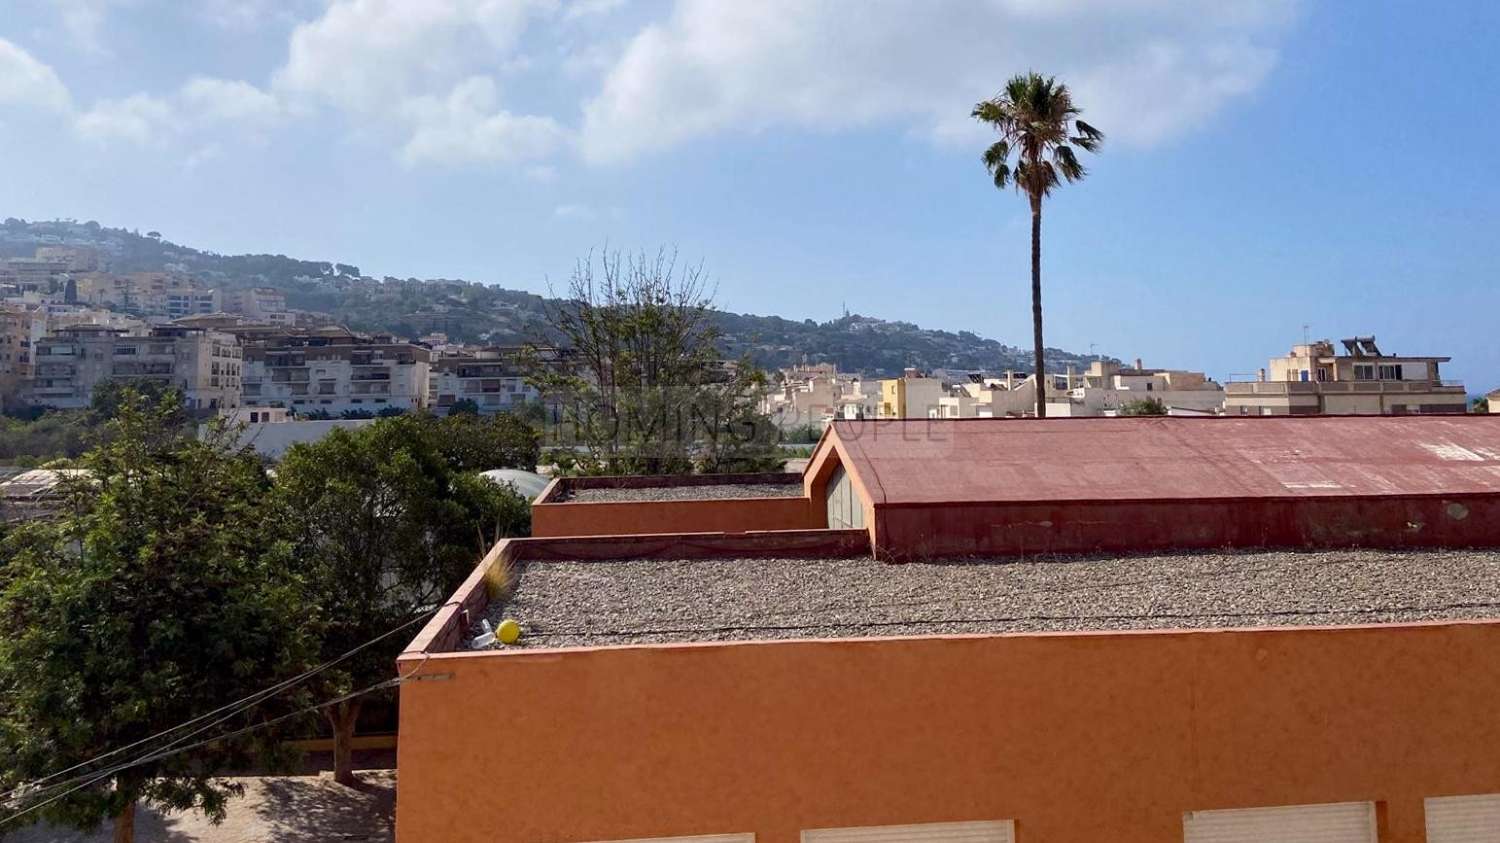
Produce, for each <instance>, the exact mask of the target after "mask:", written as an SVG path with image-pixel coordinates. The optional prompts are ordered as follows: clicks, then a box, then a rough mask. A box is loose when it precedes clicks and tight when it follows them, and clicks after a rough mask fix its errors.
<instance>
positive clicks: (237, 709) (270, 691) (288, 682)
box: [0, 609, 438, 822]
mask: <svg viewBox="0 0 1500 843" xmlns="http://www.w3.org/2000/svg"><path fill="white" fill-rule="evenodd" d="M437 611H438V610H437V609H434V610H433V611H431V612H425V613H423V614H421V615H419V616H417V617H415V618H412V619H411V620H408V621H407V622H406V623H403V624H401V625H400V626H398V627H396V628H394V629H391V630H389V631H387V632H384V633H381V634H380V635H378V636H376V637H374V638H372V639H370V640H369V641H366V642H364V643H363V644H360V645H359V646H357V647H355V648H353V649H351V650H349V651H348V652H346V653H344V654H343V655H341V656H338V657H336V658H332V659H329V660H328V661H326V662H323V663H322V664H320V665H317V666H315V667H312V668H309V669H308V670H306V671H303V672H302V673H299V674H297V675H296V676H293V677H291V678H290V679H284V680H282V681H281V682H278V683H276V684H274V685H271V686H269V687H267V688H264V689H262V690H260V691H256V692H255V693H253V694H250V695H248V696H245V697H241V698H240V699H238V700H235V701H234V702H231V703H227V704H225V705H222V706H220V707H218V708H216V709H214V710H213V711H210V712H207V713H205V714H201V715H199V716H197V717H194V718H193V719H191V720H187V721H185V722H182V723H179V724H177V725H176V726H172V727H171V728H168V729H163V730H162V731H160V732H157V733H156V734H154V735H151V736H149V737H145V738H141V739H140V740H138V741H135V742H134V743H130V744H126V745H125V746H122V747H118V748H116V749H112V750H110V751H108V752H105V753H102V754H99V755H95V756H94V757H92V758H89V759H87V760H85V761H81V762H79V763H77V764H74V765H73V766H71V767H68V768H66V769H63V770H58V771H57V772H55V773H51V774H48V775H47V776H45V777H43V778H40V779H37V780H35V781H29V782H26V783H24V784H21V785H17V786H16V787H14V788H12V789H10V790H9V791H7V792H5V793H0V803H4V802H5V801H6V800H8V799H10V798H11V797H13V796H14V795H15V794H16V793H18V792H20V791H21V790H23V789H25V788H30V787H37V786H39V785H42V784H45V783H46V782H49V781H52V780H53V779H55V778H58V777H59V776H63V775H66V774H68V773H71V772H73V771H74V770H78V769H81V768H84V767H88V766H90V765H92V764H95V763H97V762H99V761H102V760H104V759H106V758H110V757H113V756H116V755H119V754H121V753H123V752H128V751H129V750H132V749H135V748H136V747H139V746H141V745H142V744H146V743H150V742H151V741H154V740H157V739H158V738H163V737H166V736H167V735H170V734H171V733H173V732H175V731H177V730H179V729H185V728H187V727H188V726H192V725H194V724H196V723H200V722H202V721H204V720H207V719H209V718H211V717H213V716H215V715H217V714H220V713H222V712H225V711H228V712H229V713H228V714H225V715H224V716H223V717H220V718H219V719H217V720H215V721H214V722H212V723H209V724H208V725H207V726H204V727H201V728H199V729H197V730H195V731H193V732H190V733H188V734H187V735H184V736H182V737H180V738H178V739H176V740H175V741H173V743H170V744H168V745H167V747H164V748H170V747H171V746H173V745H175V744H177V743H181V742H182V741H183V740H186V739H188V738H191V737H193V736H194V735H199V734H202V733H203V732H204V731H207V730H208V729H211V728H213V727H214V726H217V725H219V724H220V723H223V722H224V721H225V720H229V719H231V718H233V717H234V716H236V715H238V714H240V713H241V712H243V711H245V710H247V709H250V708H253V707H254V706H257V705H259V704H261V703H263V702H265V701H266V700H268V699H270V698H271V697H273V696H276V695H277V694H279V693H281V692H282V691H285V690H287V689H289V688H291V687H292V686H294V685H297V684H299V683H301V682H304V681H306V680H308V679H311V678H312V677H314V676H316V675H317V674H319V673H322V672H323V671H325V670H328V669H330V668H332V667H333V666H335V665H337V664H339V663H340V662H342V661H344V660H346V659H348V658H349V657H351V656H353V655H355V654H356V653H358V652H360V651H361V650H364V649H366V648H368V647H371V646H373V645H375V644H377V643H379V642H381V641H384V640H385V639H387V638H389V637H391V636H392V635H395V634H396V633H398V632H401V631H402V630H404V629H407V628H409V627H411V626H413V625H414V624H417V623H419V622H422V621H425V620H427V619H428V618H430V617H432V615H434V614H436V613H437ZM230 709H234V710H233V711H229V710H230ZM130 766H135V765H130ZM89 775H91V774H89V773H82V774H80V775H77V776H73V777H71V778H69V779H66V780H64V781H62V782H59V783H58V784H55V785H52V786H50V787H47V788H42V792H45V791H47V790H52V789H55V788H57V787H61V786H63V785H66V784H68V783H69V782H74V781H78V780H79V779H81V778H85V777H87V776H89ZM33 795H34V794H33ZM0 822H3V821H0Z"/></svg>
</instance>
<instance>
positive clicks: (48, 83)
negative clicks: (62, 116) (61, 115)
mask: <svg viewBox="0 0 1500 843" xmlns="http://www.w3.org/2000/svg"><path fill="white" fill-rule="evenodd" d="M10 106H25V107H29V108H40V109H44V110H48V111H64V112H65V111H67V110H68V109H69V108H70V107H71V98H70V97H69V96H68V88H67V86H66V85H64V84H63V83H62V80H61V79H59V78H57V73H56V72H55V71H53V69H52V68H51V67H49V66H48V65H46V64H43V63H42V62H40V61H38V60H37V59H36V57H35V56H33V55H31V54H30V53H28V52H26V51H25V50H23V49H21V48H20V47H19V46H17V45H16V44H13V43H11V42H10V41H7V40H5V39H4V38H0V108H6V107H10Z"/></svg>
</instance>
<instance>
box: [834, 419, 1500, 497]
mask: <svg viewBox="0 0 1500 843" xmlns="http://www.w3.org/2000/svg"><path fill="white" fill-rule="evenodd" d="M832 433H833V436H836V437H837V438H838V440H839V442H840V443H842V444H843V445H844V447H845V450H846V451H847V452H848V454H849V457H850V462H851V463H852V465H851V466H849V469H850V470H851V471H853V472H854V473H856V474H857V476H858V477H859V478H860V479H861V480H862V481H863V482H864V484H865V487H866V488H867V489H869V491H870V494H871V495H872V497H873V498H874V503H876V504H883V503H884V504H933V503H948V502H975V501H984V502H988V501H1003V502H1012V501H1079V500H1165V499H1173V500H1183V499H1187V500H1193V499H1203V498H1288V497H1328V496H1334V497H1347V496H1357V495H1382V496H1383V495H1440V494H1464V493H1486V492H1488V493H1496V494H1500V415H1497V416H1488V415H1467V416H1305V417H1252V418H1236V417H1222V418H1180V417H1148V418H1087V419H949V420H940V419H931V420H924V419H905V420H889V421H839V422H835V423H834V424H833V427H832ZM830 438H831V437H830ZM824 444H825V446H826V445H827V444H828V443H827V442H825V443H824Z"/></svg>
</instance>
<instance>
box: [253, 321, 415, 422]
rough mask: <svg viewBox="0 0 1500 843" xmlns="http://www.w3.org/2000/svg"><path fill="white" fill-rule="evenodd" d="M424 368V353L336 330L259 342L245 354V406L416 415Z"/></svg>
mask: <svg viewBox="0 0 1500 843" xmlns="http://www.w3.org/2000/svg"><path fill="white" fill-rule="evenodd" d="M431 363H432V352H431V350H429V349H428V348H426V347H425V346H421V345H417V344H415V343H409V342H397V341H394V340H393V339H391V338H390V337H379V338H375V339H371V338H367V337H362V336H357V335H355V334H352V333H350V332H348V331H345V330H343V329H326V330H319V331H314V332H312V333H309V334H302V335H281V336H275V337H260V338H257V339H256V340H254V341H252V342H251V343H250V344H249V345H247V347H246V349H245V374H244V381H245V383H244V391H245V400H246V401H247V402H248V403H253V404H256V405H257V406H265V407H283V408H286V409H289V410H291V411H292V412H294V413H296V414H298V415H309V414H313V413H327V414H329V415H333V416H337V415H342V414H343V413H346V412H347V413H369V414H372V415H378V414H379V413H380V412H381V411H382V410H389V409H397V410H401V411H402V412H408V411H413V410H419V409H422V408H423V407H426V406H427V392H428V379H429V372H430V368H431Z"/></svg>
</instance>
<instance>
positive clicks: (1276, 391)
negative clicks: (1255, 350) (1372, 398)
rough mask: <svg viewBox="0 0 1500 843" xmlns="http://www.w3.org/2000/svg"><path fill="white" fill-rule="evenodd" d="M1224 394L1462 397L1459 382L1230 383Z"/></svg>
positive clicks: (1461, 387) (1225, 387) (1462, 391)
mask: <svg viewBox="0 0 1500 843" xmlns="http://www.w3.org/2000/svg"><path fill="white" fill-rule="evenodd" d="M1224 393H1225V394H1226V395H1232V396H1249V395H1319V394H1322V395H1356V394H1357V395H1410V394H1421V395H1464V394H1466V393H1465V390H1464V385H1463V383H1462V382H1459V381H1322V382H1318V381H1230V382H1229V383H1226V384H1224Z"/></svg>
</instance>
